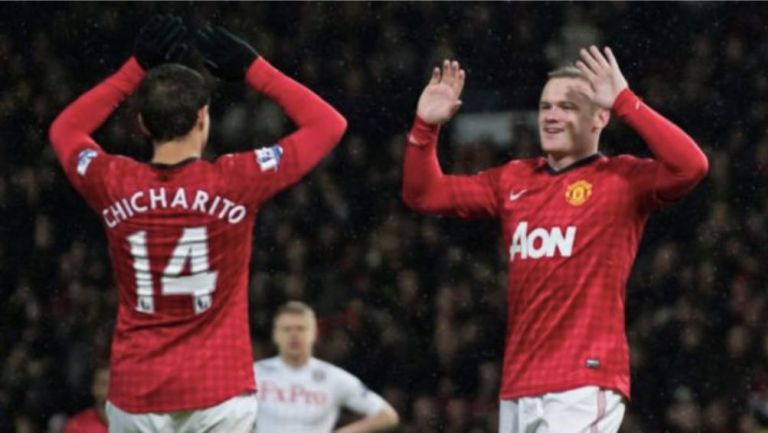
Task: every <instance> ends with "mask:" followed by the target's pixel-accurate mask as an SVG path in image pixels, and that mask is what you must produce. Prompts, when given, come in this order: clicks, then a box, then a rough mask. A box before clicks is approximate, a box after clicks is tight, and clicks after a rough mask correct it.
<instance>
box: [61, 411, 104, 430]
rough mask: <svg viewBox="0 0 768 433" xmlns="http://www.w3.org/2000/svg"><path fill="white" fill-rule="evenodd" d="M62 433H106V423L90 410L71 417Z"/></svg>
mask: <svg viewBox="0 0 768 433" xmlns="http://www.w3.org/2000/svg"><path fill="white" fill-rule="evenodd" d="M64 433H107V422H106V421H104V420H103V419H101V418H100V417H99V414H98V413H97V412H96V409H94V408H90V409H86V410H84V411H82V412H79V413H77V414H75V415H72V417H71V418H70V419H68V420H67V423H66V424H65V425H64Z"/></svg>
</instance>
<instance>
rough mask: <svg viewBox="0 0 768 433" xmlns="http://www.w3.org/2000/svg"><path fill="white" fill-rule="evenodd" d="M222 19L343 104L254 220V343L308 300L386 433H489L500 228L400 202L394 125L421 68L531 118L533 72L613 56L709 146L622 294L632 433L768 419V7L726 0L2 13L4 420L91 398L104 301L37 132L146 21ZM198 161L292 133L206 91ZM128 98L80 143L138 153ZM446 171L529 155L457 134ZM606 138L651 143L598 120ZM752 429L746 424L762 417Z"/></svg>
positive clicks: (240, 89)
mask: <svg viewBox="0 0 768 433" xmlns="http://www.w3.org/2000/svg"><path fill="white" fill-rule="evenodd" d="M158 10H159V11H172V12H175V13H178V14H180V15H182V16H183V17H184V18H185V19H186V20H187V22H188V23H190V24H193V25H199V24H202V23H205V22H209V21H210V22H213V23H218V24H222V25H224V26H227V27H229V28H231V29H232V30H233V31H234V32H235V33H238V34H241V35H243V36H244V37H245V38H246V39H247V40H248V41H250V42H251V43H252V44H253V45H254V46H255V47H256V48H257V49H258V50H259V51H260V52H261V53H262V54H263V55H264V56H265V57H267V58H268V59H269V60H270V61H271V62H273V63H274V64H275V65H276V66H278V67H279V68H281V69H282V70H284V71H286V72H287V73H288V74H290V75H292V76H295V77H297V78H298V79H299V80H300V81H302V82H304V83H307V84H308V85H309V86H310V87H311V88H313V89H315V90H317V91H318V92H319V93H320V94H321V95H323V96H324V97H325V98H327V99H328V100H329V101H331V103H333V104H334V105H336V106H337V107H338V108H339V109H340V110H341V111H342V112H343V113H344V114H345V115H346V116H347V117H348V119H349V121H350V130H349V132H348V134H347V135H346V137H345V138H344V140H343V142H342V143H341V145H340V146H339V147H338V149H337V150H336V151H335V152H334V153H333V155H332V156H331V157H330V158H328V159H327V160H326V161H325V162H324V163H323V164H322V166H321V167H319V168H318V169H316V170H315V171H314V172H313V173H312V174H311V175H310V176H309V177H308V178H306V179H305V180H304V181H303V182H302V183H301V184H300V185H298V186H296V187H294V188H292V189H291V190H289V191H288V192H286V193H283V194H282V195H280V196H279V197H278V198H277V199H276V200H275V201H274V202H273V203H271V204H269V205H268V206H266V207H265V208H264V209H263V212H262V214H261V216H260V219H259V222H258V224H257V227H258V228H257V230H256V232H255V234H254V236H255V244H254V254H253V266H252V280H251V285H250V299H251V307H250V308H251V318H252V334H253V336H254V339H255V347H254V353H255V355H256V356H257V357H261V356H266V355H269V354H272V353H273V352H272V350H273V349H272V348H271V346H270V343H269V326H270V315H271V313H272V311H273V310H274V308H275V307H276V306H277V305H279V304H280V303H282V302H283V301H285V300H287V299H294V298H298V299H303V300H305V301H307V302H309V303H310V304H312V305H313V306H315V307H316V308H317V310H318V312H319V316H320V318H321V330H322V335H321V341H320V343H319V344H318V347H317V355H318V356H320V357H322V358H324V359H327V360H329V361H331V362H334V363H336V364H339V365H341V366H343V367H344V368H347V369H349V370H350V371H352V372H353V373H355V374H357V375H358V376H360V377H361V378H362V379H363V380H364V381H365V382H366V383H367V384H368V385H369V386H370V387H372V388H373V389H375V390H377V391H379V392H380V393H382V394H383V395H384V396H385V397H386V398H387V399H388V400H389V401H390V402H392V403H393V405H394V406H395V407H396V409H397V410H398V411H399V412H400V414H401V416H402V418H403V423H402V425H401V427H400V428H398V430H397V431H401V432H408V433H411V432H414V433H415V432H418V433H431V432H450V433H463V432H472V433H482V432H495V431H496V422H497V420H496V414H495V411H496V406H497V395H496V393H497V384H498V380H499V374H500V372H499V366H500V360H501V353H502V347H503V335H504V318H505V302H506V301H505V293H504V283H505V280H504V270H505V266H504V265H503V260H502V258H501V257H502V255H501V253H502V251H501V247H500V245H499V243H498V229H497V227H496V225H495V223H493V222H481V223H466V222H462V221H453V220H448V219H441V218H436V217H422V216H419V215H416V214H414V213H413V212H410V211H409V210H407V209H406V208H405V207H404V206H403V204H402V202H401V200H400V198H399V191H400V166H401V157H402V150H403V141H404V140H403V134H404V132H405V131H406V130H407V128H408V127H409V126H410V122H411V119H412V116H413V113H414V108H415V102H416V99H417V97H418V95H419V92H420V91H421V89H422V87H423V85H424V83H425V80H426V78H427V75H428V73H429V70H430V67H431V66H432V65H434V64H436V63H437V62H438V61H439V60H440V59H442V58H443V57H446V56H455V57H457V58H458V59H459V60H461V61H462V63H463V65H464V67H465V68H466V69H467V73H468V84H467V88H466V89H465V93H466V95H465V97H464V98H463V99H464V100H465V105H464V107H463V108H462V111H463V112H478V111H497V110H508V109H516V110H526V109H535V107H536V101H537V98H538V96H539V92H540V90H541V86H542V85H543V81H544V77H545V73H546V72H547V70H549V69H550V68H551V67H552V66H555V65H556V64H560V63H562V62H563V61H564V60H572V59H573V58H574V57H575V55H576V52H575V48H576V47H578V46H580V45H582V44H583V43H589V42H599V43H604V44H610V45H611V46H612V47H613V48H614V51H615V52H616V53H617V56H618V57H619V62H620V65H621V66H622V68H623V71H624V73H625V75H626V76H627V78H628V80H629V82H630V85H631V86H632V87H633V89H635V91H636V92H637V93H639V94H640V95H642V96H643V97H644V98H645V100H646V101H647V102H648V103H649V104H650V105H651V106H652V107H654V108H656V109H658V110H659V111H660V112H662V113H664V114H666V115H668V116H669V117H670V118H671V119H672V120H674V121H675V122H677V123H678V124H679V125H681V126H682V127H683V128H684V129H685V130H687V131H689V132H690V133H691V135H692V136H693V137H694V138H695V139H696V140H697V141H698V142H699V143H700V145H701V146H702V147H703V148H704V150H705V152H706V153H707V155H708V157H709V160H710V166H711V169H710V174H709V176H708V178H707V179H705V181H704V182H703V184H702V185H700V186H699V187H698V188H697V189H696V191H695V192H694V193H693V194H691V195H690V196H689V197H687V198H686V199H684V200H683V202H682V203H680V204H678V205H677V206H674V207H672V208H670V209H668V210H665V211H663V212H661V213H660V214H657V215H656V216H655V217H654V218H652V219H651V221H650V223H649V225H648V228H647V230H646V234H645V237H644V242H643V245H642V247H641V249H640V254H639V256H638V258H637V262H636V265H635V267H634V270H633V272H632V277H631V281H630V283H629V287H628V308H627V312H628V332H629V338H630V346H631V353H632V357H631V358H632V367H633V370H632V371H633V380H634V384H633V385H634V389H633V397H634V400H633V402H632V403H631V405H630V411H629V413H628V415H627V417H626V418H625V421H624V426H623V428H622V431H623V432H698V431H702V432H712V433H714V432H717V433H726V432H739V433H753V432H760V431H768V430H766V429H768V427H766V426H768V332H767V331H766V326H765V322H766V308H767V307H766V300H767V299H768V298H767V297H766V296H767V295H768V293H767V292H768V291H767V290H766V289H768V283H767V282H768V279H767V277H768V275H767V271H766V269H767V267H766V266H765V264H766V263H767V262H768V250H767V249H766V237H767V236H766V227H767V226H766V211H768V189H767V188H766V176H768V134H766V129H765V125H766V123H768V122H767V121H768V99H767V98H766V96H768V95H767V93H768V75H767V74H766V69H767V68H766V66H768V28H767V27H766V23H768V6H766V5H764V4H734V3H665V4H627V3H590V4H573V3H536V4H532V3H494V4H489V3H480V4H475V3H473V4H440V3H418V4H408V3H381V4H368V3H352V4H347V3H345V4H338V3H323V4H318V3H291V4H274V3H269V4H263V3H258V4H254V3H249V4H231V3H220V4H205V3H204V4H196V3H195V4H189V3H175V4H153V3H134V4H95V3H74V4H45V5H42V4H39V3H10V4H9V3H3V4H1V5H0V24H1V25H0V143H1V145H0V167H1V169H2V170H1V171H0V221H2V223H0V299H1V300H2V301H0V432H2V433H5V432H11V431H18V432H22V433H27V432H51V433H52V432H55V431H57V430H56V428H55V427H56V425H57V424H60V422H61V420H63V419H64V418H65V417H66V415H68V414H71V413H72V412H74V411H76V410H79V409H82V408H84V407H86V406H88V405H89V404H90V397H89V381H90V375H91V371H92V368H93V366H94V365H95V364H97V363H98V362H100V361H102V360H103V359H104V357H105V356H106V355H107V353H108V343H109V336H110V332H111V328H112V326H113V318H114V314H115V300H116V291H115V288H114V284H113V281H112V278H111V274H110V267H109V263H108V258H107V255H106V249H105V246H104V242H105V240H104V236H103V234H102V233H101V227H100V222H99V220H98V218H97V217H96V216H94V215H92V214H91V213H90V211H89V210H88V209H87V207H86V205H85V203H84V201H82V200H81V199H80V198H79V197H78V196H77V195H76V194H75V193H74V191H73V190H72V188H71V187H70V186H69V185H68V184H67V182H66V180H65V179H64V176H63V174H62V172H61V170H60V168H59V167H58V165H57V163H56V161H55V158H54V156H53V152H52V151H51V149H50V147H49V144H48V143H47V138H46V133H47V128H48V126H49V124H50V122H51V121H52V119H53V117H54V116H55V115H56V114H57V113H58V112H59V111H60V110H61V109H62V108H63V107H64V106H65V105H66V104H67V103H68V102H69V101H71V100H72V99H73V98H74V97H76V96H77V95H78V94H80V93H81V92H83V91H85V90H86V89H88V88H89V87H91V86H92V85H94V84H95V83H96V82H98V81H99V80H101V79H102V78H104V77H105V76H106V75H107V74H108V73H111V72H112V71H113V70H114V69H115V68H116V67H117V66H118V65H119V64H120V63H121V62H122V61H123V60H124V59H125V58H127V56H129V55H130V53H131V48H132V43H133V39H134V36H135V33H136V30H137V29H138V28H139V27H140V26H141V25H142V23H143V22H144V21H145V20H146V19H147V17H149V16H150V15H151V14H152V13H153V12H154V11H158ZM211 82H212V84H213V86H214V88H215V92H214V97H213V107H212V110H213V122H214V123H213V132H212V139H211V146H210V148H211V149H210V150H211V153H212V154H213V155H216V154H220V153H224V152H228V151H233V150H239V149H246V148H251V147H254V146H256V145H261V144H270V143H272V142H273V141H274V140H275V139H276V138H278V137H279V136H280V134H281V133H282V132H284V131H287V130H288V129H289V128H290V125H289V124H287V122H286V121H285V119H284V118H283V117H282V115H281V114H280V113H279V111H276V110H275V108H274V106H273V105H272V104H271V103H267V102H265V101H264V100H263V99H262V98H260V97H259V96H257V95H255V94H253V93H252V92H250V91H248V90H246V87H245V86H244V85H240V84H223V83H218V82H215V80H212V81H211ZM133 115H134V112H133V111H132V110H131V109H130V107H126V108H121V109H120V110H119V112H118V114H117V115H116V116H114V117H113V118H112V119H111V120H110V121H109V122H108V123H107V125H106V126H105V127H104V128H102V129H101V130H100V131H99V132H98V134H97V137H98V138H99V140H100V141H101V142H102V143H104V144H105V147H106V148H107V149H108V150H110V151H113V152H118V153H124V154H128V155H133V156H136V157H138V158H146V157H147V156H148V155H149V147H148V144H147V143H145V142H144V140H143V139H142V138H141V136H140V135H139V134H138V132H137V128H136V126H135V122H134V121H133ZM450 130H451V128H450V126H449V127H448V128H447V130H446V132H444V135H443V144H442V145H441V152H440V154H441V159H442V160H443V165H444V168H445V169H446V171H449V172H472V171H477V170H480V169H483V168H485V167H489V166H492V165H497V164H500V163H502V162H504V161H506V160H507V159H509V158H511V157H521V156H530V155H536V154H537V147H538V144H537V137H536V132H535V130H530V131H527V132H526V131H525V129H523V130H522V132H521V133H517V134H515V136H514V139H513V140H512V142H510V143H492V142H490V141H489V140H478V141H477V142H474V143H467V144H465V145H463V146H458V145H452V144H451V141H450V139H449V137H450V132H451V131H450ZM602 150H603V151H604V152H605V153H608V154H615V153H619V152H633V153H638V154H644V153H646V151H645V148H644V146H643V145H642V143H640V142H639V140H638V139H637V138H636V137H635V136H634V135H633V134H632V132H631V131H629V130H628V128H626V127H624V126H622V125H617V124H614V125H613V126H611V127H610V128H609V130H608V131H607V132H606V133H605V135H604V137H603V147H602ZM761 426H762V427H761Z"/></svg>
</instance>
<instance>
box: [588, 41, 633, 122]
mask: <svg viewBox="0 0 768 433" xmlns="http://www.w3.org/2000/svg"><path fill="white" fill-rule="evenodd" d="M604 51H605V53H602V52H600V50H599V49H598V48H597V47H596V46H594V45H592V46H591V47H589V49H587V48H582V49H581V51H580V52H579V54H581V60H578V61H577V62H576V67H577V68H579V70H580V71H581V72H583V73H584V75H585V76H586V78H587V80H588V81H589V83H590V84H591V86H592V90H593V91H594V93H593V94H592V95H590V96H591V98H592V101H593V102H594V103H595V104H597V105H599V106H600V107H602V108H604V109H606V110H610V109H611V107H613V103H614V101H616V97H617V96H619V93H621V91H622V90H624V89H626V88H627V87H628V85H627V80H626V79H625V78H624V75H623V74H622V73H621V69H619V64H618V63H617V62H616V58H615V57H614V56H613V51H611V49H610V48H608V47H605V49H604Z"/></svg>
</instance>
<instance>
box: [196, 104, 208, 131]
mask: <svg viewBox="0 0 768 433" xmlns="http://www.w3.org/2000/svg"><path fill="white" fill-rule="evenodd" d="M206 122H208V104H206V105H203V106H202V107H200V108H199V109H198V110H197V122H196V125H197V127H198V128H200V129H204V128H205V124H206Z"/></svg>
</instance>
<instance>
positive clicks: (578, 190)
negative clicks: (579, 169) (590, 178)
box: [565, 180, 592, 206]
mask: <svg viewBox="0 0 768 433" xmlns="http://www.w3.org/2000/svg"><path fill="white" fill-rule="evenodd" d="M590 195H592V184H591V183H589V182H587V181H586V180H578V181H576V182H574V183H572V184H570V185H568V188H567V189H566V190H565V200H566V201H567V202H568V203H570V204H571V205H572V206H581V205H583V204H584V203H586V201H587V199H589V196H590Z"/></svg>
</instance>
